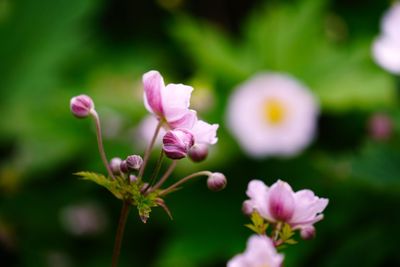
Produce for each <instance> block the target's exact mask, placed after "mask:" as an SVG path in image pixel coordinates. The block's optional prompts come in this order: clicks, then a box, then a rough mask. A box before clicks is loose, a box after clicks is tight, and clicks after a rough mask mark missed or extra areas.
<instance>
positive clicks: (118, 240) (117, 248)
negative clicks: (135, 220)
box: [111, 201, 130, 267]
mask: <svg viewBox="0 0 400 267" xmlns="http://www.w3.org/2000/svg"><path fill="white" fill-rule="evenodd" d="M129 208H130V205H129V202H127V201H124V203H123V204H122V209H121V215H120V216H119V222H118V228H117V234H116V236H115V243H114V252H113V256H112V264H111V266H112V267H117V266H118V259H119V254H120V253H121V244H122V238H123V236H124V230H125V225H126V220H127V218H128V214H129Z"/></svg>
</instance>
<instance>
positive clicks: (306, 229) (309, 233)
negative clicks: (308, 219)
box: [300, 225, 315, 240]
mask: <svg viewBox="0 0 400 267" xmlns="http://www.w3.org/2000/svg"><path fill="white" fill-rule="evenodd" d="M300 236H301V238H302V239H304V240H309V239H312V238H314V237H315V228H314V226H312V225H306V226H303V227H302V228H301V229H300Z"/></svg>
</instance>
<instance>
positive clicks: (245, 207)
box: [242, 200, 254, 215]
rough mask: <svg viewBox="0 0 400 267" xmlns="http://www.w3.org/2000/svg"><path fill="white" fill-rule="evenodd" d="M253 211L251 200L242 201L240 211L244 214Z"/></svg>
mask: <svg viewBox="0 0 400 267" xmlns="http://www.w3.org/2000/svg"><path fill="white" fill-rule="evenodd" d="M253 211H254V208H253V205H252V203H251V201H250V200H246V201H244V202H243V205H242V212H243V213H244V214H245V215H250V214H252V213H253Z"/></svg>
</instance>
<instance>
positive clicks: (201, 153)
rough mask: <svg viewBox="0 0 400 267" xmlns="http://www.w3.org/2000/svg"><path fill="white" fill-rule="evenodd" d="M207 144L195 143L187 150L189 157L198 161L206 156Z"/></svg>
mask: <svg viewBox="0 0 400 267" xmlns="http://www.w3.org/2000/svg"><path fill="white" fill-rule="evenodd" d="M207 156H208V146H207V145H206V144H195V145H194V146H192V148H190V150H189V158H190V159H191V160H192V161H194V162H200V161H203V160H205V159H206V158H207Z"/></svg>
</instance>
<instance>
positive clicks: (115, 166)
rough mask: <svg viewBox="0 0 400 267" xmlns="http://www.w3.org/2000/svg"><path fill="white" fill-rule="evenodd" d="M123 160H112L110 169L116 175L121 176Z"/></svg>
mask: <svg viewBox="0 0 400 267" xmlns="http://www.w3.org/2000/svg"><path fill="white" fill-rule="evenodd" d="M121 162H122V160H121V159H120V158H112V159H111V160H110V169H111V171H112V172H113V173H114V174H119V173H120V171H121V169H120V165H121Z"/></svg>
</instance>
